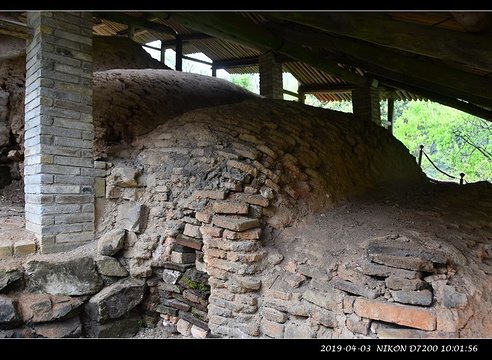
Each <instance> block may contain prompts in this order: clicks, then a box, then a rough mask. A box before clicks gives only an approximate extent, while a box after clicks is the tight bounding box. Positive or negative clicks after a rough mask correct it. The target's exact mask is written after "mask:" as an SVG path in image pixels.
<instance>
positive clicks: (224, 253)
mask: <svg viewBox="0 0 492 360" xmlns="http://www.w3.org/2000/svg"><path fill="white" fill-rule="evenodd" d="M304 109H305V107H304V106H302V105H298V104H294V103H285V102H282V101H280V102H276V101H269V100H250V101H245V102H242V103H238V104H235V105H223V106H219V107H214V108H208V109H203V110H200V111H193V112H189V113H186V114H185V115H182V116H179V117H177V118H174V119H173V120H172V121H168V122H166V123H165V124H163V125H160V126H159V127H158V128H157V129H156V130H154V131H152V132H150V133H148V134H146V135H145V136H142V137H141V138H139V139H137V140H136V141H134V142H133V143H132V144H131V146H130V147H128V146H124V145H120V146H116V147H114V148H108V149H107V156H108V158H107V159H106V160H105V161H106V167H107V174H108V176H107V178H106V179H107V180H106V191H105V193H106V200H107V204H106V205H105V206H106V213H107V216H106V221H105V222H103V223H101V224H100V229H101V231H104V230H102V229H105V228H106V226H109V227H112V226H113V225H112V224H115V223H116V224H121V223H122V222H124V220H123V214H125V213H134V211H133V209H134V208H135V207H139V208H140V207H142V206H143V207H145V208H147V209H148V213H146V215H145V216H142V217H140V219H145V220H144V221H145V225H143V226H138V228H139V229H140V230H139V231H136V230H133V233H132V232H129V231H130V228H128V227H127V228H126V231H127V238H128V237H129V234H130V238H132V239H133V240H132V243H133V245H132V246H130V249H132V250H130V251H129V252H132V253H134V254H136V253H137V251H136V250H135V249H136V248H142V249H144V248H145V249H148V251H147V255H146V256H141V252H140V255H135V256H134V257H133V258H132V257H126V255H124V257H126V263H127V265H128V266H129V269H130V270H129V271H130V274H132V275H133V276H138V277H142V276H144V277H145V276H152V278H153V279H154V280H153V281H152V286H150V288H151V293H152V294H153V301H151V302H148V304H149V306H148V307H149V308H148V310H149V311H154V312H158V313H160V314H161V317H162V318H164V321H165V322H166V324H167V326H168V327H169V328H170V329H173V330H175V331H179V329H191V328H194V329H200V331H202V332H201V333H200V334H201V335H199V336H203V335H204V334H203V332H205V333H208V334H209V335H208V336H211V335H212V336H221V337H239V338H243V337H262V336H267V337H284V336H285V337H292V336H295V332H294V333H291V332H290V331H287V332H286V333H285V334H284V333H282V334H281V336H277V335H274V333H272V331H273V332H275V330H272V329H271V328H270V326H269V324H270V323H272V321H273V320H275V319H277V320H279V321H280V323H281V322H282V321H283V320H284V319H285V318H286V317H287V313H285V312H282V311H280V310H278V309H276V308H274V307H272V306H269V307H266V308H263V307H264V306H265V304H268V303H269V302H271V301H272V299H271V298H270V297H271V294H272V291H273V290H272V289H273V288H270V287H269V286H267V287H265V284H267V283H268V281H269V279H270V278H269V274H270V272H271V268H273V266H274V265H275V264H276V263H277V262H279V261H281V260H282V259H281V256H280V255H279V254H278V252H276V251H274V249H272V248H271V247H270V248H269V247H267V246H266V245H267V244H266V242H268V238H269V237H271V234H272V231H274V230H275V229H282V228H285V227H288V226H291V225H293V224H294V223H295V221H296V219H297V218H299V216H302V215H306V214H308V213H309V212H311V211H315V210H317V209H321V208H323V207H325V206H334V205H336V204H337V203H338V202H341V201H344V200H346V199H348V198H350V197H352V196H357V194H361V193H364V192H366V191H367V190H368V189H370V188H374V187H375V186H377V185H378V184H382V183H386V182H388V181H391V180H396V181H399V182H408V181H413V182H420V181H421V180H422V178H421V173H420V170H418V169H417V168H416V167H415V160H414V159H413V158H412V157H410V156H408V157H406V158H405V155H404V153H405V151H406V150H404V149H401V150H400V151H402V152H401V153H398V151H399V150H398V149H399V145H400V144H399V143H398V142H397V141H396V140H394V139H393V138H391V137H386V136H385V135H386V133H383V131H384V130H383V129H379V128H378V127H376V126H374V125H373V124H363V123H359V122H357V121H356V120H355V118H353V117H352V116H350V115H347V116H346V118H344V116H343V115H341V114H338V113H332V112H326V111H318V110H316V109H314V108H313V109H312V110H313V111H312V112H311V111H310V112H309V115H306V114H303V110H304ZM335 119H336V121H335ZM352 122H353V123H352ZM314 129H315V130H316V131H313V130H314ZM362 137H364V139H365V141H366V140H367V139H371V140H370V141H369V142H367V141H366V143H364V142H363V141H362ZM387 147H388V148H387ZM389 148H392V150H391V151H389ZM395 150H396V152H395ZM384 153H387V154H393V156H394V157H392V156H389V158H388V159H387V161H388V163H391V165H389V164H386V163H385V161H382V160H380V159H378V158H379V156H382V154H384ZM123 155H124V156H123ZM400 156H401V157H400ZM343 157H347V158H350V159H351V161H350V162H349V163H347V162H344V161H343ZM367 159H372V160H373V161H372V162H368V161H367ZM352 162H353V164H352ZM362 169H367V171H364V170H362ZM395 169H398V170H397V171H394V170H395ZM328 174H329V176H328ZM135 213H139V214H141V213H142V212H140V211H137V212H135ZM136 218H139V217H136ZM136 218H135V220H136ZM135 220H133V221H131V222H130V223H131V224H133V225H135ZM133 225H132V226H133ZM117 227H118V225H117V226H116V228H117ZM190 268H195V269H196V270H197V271H199V272H202V273H203V274H205V275H206V276H204V278H206V281H205V282H204V283H202V284H201V286H203V288H206V289H207V290H206V291H204V292H202V293H200V295H201V296H198V298H200V299H202V300H203V301H205V303H206V306H205V304H204V303H199V302H195V303H193V302H192V301H191V300H190V298H189V297H187V296H185V295H184V294H187V293H188V294H189V292H188V290H189V289H187V287H186V282H185V281H181V279H182V277H185V278H186V275H185V274H186V271H189V269H190ZM152 274H154V275H152ZM155 274H162V278H159V277H155ZM152 288H153V289H152ZM274 293H275V292H274ZM277 293H278V292H277ZM286 296H288V297H289V300H292V299H291V298H290V296H293V295H292V292H291V290H289V292H288V295H286ZM273 298H275V296H273ZM299 299H300V298H298V300H299ZM273 301H274V302H275V299H273ZM151 304H154V305H151ZM156 304H158V305H157V306H156ZM298 308H299V306H297V305H295V306H293V309H298ZM205 310H206V311H205ZM284 310H285V309H284ZM324 310H325V309H320V310H319V311H318V312H317V313H316V314H317V315H315V317H316V318H317V319H318V318H319V317H321V318H323V319H324V318H325V317H326V316H327V315H325V314H323V311H324ZM330 311H331V310H330ZM295 316H299V314H297V313H296V314H295ZM333 316H335V315H333ZM328 317H329V316H328ZM268 319H270V320H268ZM323 321H325V322H326V321H328V320H327V319H325V320H323ZM186 322H188V323H189V324H188V326H184V325H183V324H184V323H186ZM177 324H181V325H180V326H178V325H177ZM187 331H188V330H187ZM190 331H191V330H190ZM187 333H189V331H188V332H187ZM195 333H196V332H195ZM323 335H326V334H321V333H320V336H323Z"/></svg>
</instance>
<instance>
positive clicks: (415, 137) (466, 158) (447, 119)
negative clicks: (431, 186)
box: [393, 101, 492, 182]
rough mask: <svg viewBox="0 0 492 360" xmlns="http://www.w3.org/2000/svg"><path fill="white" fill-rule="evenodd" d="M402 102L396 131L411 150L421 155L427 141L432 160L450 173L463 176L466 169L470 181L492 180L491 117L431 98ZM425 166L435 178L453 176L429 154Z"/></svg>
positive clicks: (426, 170)
mask: <svg viewBox="0 0 492 360" xmlns="http://www.w3.org/2000/svg"><path fill="white" fill-rule="evenodd" d="M396 103H397V104H398V103H399V102H396ZM399 105H400V107H399V111H401V112H400V115H399V116H395V120H394V126H393V134H394V135H395V137H397V138H398V139H399V140H400V141H402V142H403V143H404V144H405V145H406V146H407V147H408V149H409V150H410V152H411V153H413V154H414V155H415V156H416V157H418V153H419V150H420V145H423V146H424V148H423V150H424V151H425V153H426V154H427V155H428V156H429V158H430V159H431V161H432V162H433V163H434V164H435V165H436V166H437V167H438V168H439V169H441V170H442V171H444V172H446V173H447V174H449V175H452V176H454V177H455V178H457V179H459V174H460V173H461V172H463V173H464V174H465V178H464V179H465V180H466V181H468V182H476V181H483V180H486V181H489V182H492V137H491V135H492V124H491V123H490V122H489V121H486V120H483V119H480V118H477V117H474V116H472V115H469V114H466V113H463V112H461V111H459V110H456V109H453V108H450V107H446V106H442V105H439V104H436V103H432V102H429V101H411V102H407V103H406V104H399ZM402 105H403V106H402ZM401 106H402V107H401ZM396 107H397V106H395V108H396ZM395 113H396V111H395ZM422 169H423V170H424V171H425V172H426V173H427V175H428V176H430V177H432V178H436V179H439V180H449V179H450V178H449V177H447V176H446V175H444V174H442V173H441V172H439V171H438V170H436V169H435V168H434V166H433V165H432V164H431V162H430V161H429V160H428V159H427V158H426V157H425V155H424V156H423V157H422Z"/></svg>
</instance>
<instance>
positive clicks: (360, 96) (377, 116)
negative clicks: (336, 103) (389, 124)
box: [352, 86, 381, 125]
mask: <svg viewBox="0 0 492 360" xmlns="http://www.w3.org/2000/svg"><path fill="white" fill-rule="evenodd" d="M352 108H353V112H354V115H355V116H357V117H359V118H361V119H366V120H368V121H373V122H375V123H376V124H378V125H381V110H380V108H379V90H378V88H377V87H374V86H361V87H357V88H355V89H354V90H352Z"/></svg>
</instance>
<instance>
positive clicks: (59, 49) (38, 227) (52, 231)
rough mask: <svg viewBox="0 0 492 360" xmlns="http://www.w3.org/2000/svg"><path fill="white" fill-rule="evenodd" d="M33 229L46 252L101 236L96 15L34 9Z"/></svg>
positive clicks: (28, 130) (30, 51)
mask: <svg viewBox="0 0 492 360" xmlns="http://www.w3.org/2000/svg"><path fill="white" fill-rule="evenodd" d="M27 24H28V26H29V28H30V29H31V31H32V34H33V38H32V40H31V41H30V42H29V43H28V44H27V50H26V96H25V143H24V145H25V160H24V182H25V185H24V190H25V213H26V215H25V216H26V228H27V229H28V230H30V231H32V232H34V233H35V234H36V236H37V239H38V242H39V244H38V245H39V248H40V249H41V252H42V253H52V252H59V251H66V250H69V249H73V248H75V247H77V246H80V245H82V244H83V243H85V242H87V241H89V240H92V239H93V238H94V224H95V221H94V174H95V173H94V170H95V169H94V161H93V157H92V155H93V150H92V149H93V140H94V126H93V121H92V14H91V13H85V12H28V13H27Z"/></svg>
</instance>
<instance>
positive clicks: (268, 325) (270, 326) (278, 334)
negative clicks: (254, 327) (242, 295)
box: [260, 319, 284, 339]
mask: <svg viewBox="0 0 492 360" xmlns="http://www.w3.org/2000/svg"><path fill="white" fill-rule="evenodd" d="M260 328H261V331H262V332H263V333H264V334H265V335H267V336H270V337H272V338H276V339H278V338H282V337H283V336H284V325H282V324H279V323H277V322H272V321H268V320H266V319H263V320H262V321H261V323H260Z"/></svg>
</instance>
